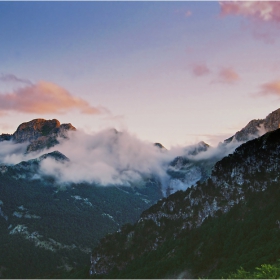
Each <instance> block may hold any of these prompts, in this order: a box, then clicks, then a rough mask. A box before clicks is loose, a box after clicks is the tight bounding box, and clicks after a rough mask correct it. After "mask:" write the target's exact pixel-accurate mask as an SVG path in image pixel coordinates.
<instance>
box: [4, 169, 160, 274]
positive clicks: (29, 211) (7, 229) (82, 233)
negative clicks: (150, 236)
mask: <svg viewBox="0 0 280 280" xmlns="http://www.w3.org/2000/svg"><path fill="white" fill-rule="evenodd" d="M12 175H13V173H12V172H10V171H8V172H7V173H5V175H0V199H1V201H2V202H3V204H2V205H0V207H1V209H2V215H3V216H0V239H1V244H0V252H1V254H0V267H2V268H1V271H0V272H1V275H2V276H1V277H3V278H38V277H43V278H44V277H50V278H53V277H52V276H54V275H57V274H58V273H62V274H63V273H64V272H65V271H67V270H70V269H72V274H73V275H75V271H76V270H77V269H78V268H79V267H81V266H82V267H85V266H87V274H88V269H89V266H90V250H91V249H92V248H93V247H94V246H96V245H97V243H98V241H99V239H101V238H102V237H103V236H104V235H106V234H108V233H113V232H115V231H117V230H118V229H119V228H120V227H121V226H122V225H123V224H125V223H128V222H129V223H134V222H135V221H136V220H137V219H138V218H139V216H140V214H141V212H142V211H143V210H145V209H147V208H148V207H150V206H151V205H152V204H153V203H155V199H158V198H159V197H160V193H159V189H158V188H159V186H158V185H156V184H152V185H149V184H150V183H147V186H146V187H145V188H141V189H138V188H132V187H131V188H128V187H127V188H124V187H115V186H112V187H98V186H96V185H90V184H86V183H81V184H71V185H68V186H61V187H60V188H57V187H54V185H53V180H52V179H51V178H49V180H46V181H45V182H44V184H42V182H41V181H39V180H24V179H18V180H16V179H14V178H12ZM147 188H149V189H147ZM149 195H150V197H149ZM5 217H6V218H7V219H6V218H5ZM18 225H23V226H24V227H25V228H22V230H21V231H19V232H18V231H17V230H16V229H15V228H16V227H17V226H18ZM13 231H14V234H11V232H13ZM32 233H33V235H32ZM44 245H46V246H45V248H43V247H42V246H44ZM52 249H53V250H52ZM78 273H80V272H79V270H78ZM66 278H68V276H67V277H66Z"/></svg>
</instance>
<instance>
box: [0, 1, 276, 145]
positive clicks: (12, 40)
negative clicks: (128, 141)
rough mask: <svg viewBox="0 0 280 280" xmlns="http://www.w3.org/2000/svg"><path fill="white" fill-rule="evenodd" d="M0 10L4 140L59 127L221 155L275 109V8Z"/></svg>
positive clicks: (99, 5) (114, 5)
mask: <svg viewBox="0 0 280 280" xmlns="http://www.w3.org/2000/svg"><path fill="white" fill-rule="evenodd" d="M0 9H1V10H2V11H3V17H1V19H0V34H2V35H3V36H2V42H3V46H2V47H1V50H0V60H1V65H0V118H1V119H0V133H6V132H8V133H12V132H13V131H15V129H16V128H17V126H18V125H19V124H20V123H21V122H24V121H29V120H32V119H34V118H45V119H53V118H57V119H59V121H60V122H61V123H63V122H66V123H69V122H71V123H72V124H73V125H74V126H76V127H77V128H79V129H82V130H86V131H88V132H92V131H98V130H100V129H102V128H106V127H115V128H117V129H119V130H123V129H125V130H129V131H131V132H132V133H134V134H136V135H137V136H138V137H139V138H141V139H144V140H149V141H151V142H161V143H162V144H163V145H165V146H166V147H170V146H174V145H175V146H176V145H188V144H192V143H195V142H198V141H201V140H203V141H205V142H208V143H210V144H212V145H215V144H217V143H218V141H221V140H223V139H225V138H227V137H229V136H231V135H232V134H234V133H235V132H236V131H237V130H240V129H241V128H242V127H244V126H245V125H246V124H247V123H248V122H249V121H250V120H251V119H254V118H256V119H258V118H264V117H266V115H268V114H269V113H270V112H272V111H273V110H276V109H278V108H279V107H280V102H279V95H280V82H279V81H280V66H279V65H280V56H279V50H280V46H279V43H280V39H279V38H280V36H279V35H280V34H279V33H280V31H279V30H280V28H279V27H280V2H270V1H262V2H257V1H250V2H244V1H242V2H241V1H225V2H213V1H209V2H207V1H205V2H192V1H186V2H137V3H133V2H107V3H106V2H81V3H78V2H76V3H70V2H65V3H62V2H61V3H58V2H45V3H40V2H23V3H19V2H18V3H13V4H12V3H9V2H7V3H4V2H2V3H0ZM42 12H44V15H45V16H44V17H41V16H40V15H41V14H42ZM30 15H33V21H32V22H31V21H28V20H27V19H28V18H30ZM7 31H9V32H7Z"/></svg>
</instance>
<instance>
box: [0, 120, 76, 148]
mask: <svg viewBox="0 0 280 280" xmlns="http://www.w3.org/2000/svg"><path fill="white" fill-rule="evenodd" d="M68 131H76V128H75V127H74V126H72V124H70V123H68V124H60V122H59V121H58V120H56V119H53V120H44V119H34V120H32V121H30V122H25V123H22V124H21V125H19V127H18V128H17V130H16V131H15V132H14V133H13V134H12V135H9V134H2V135H1V136H0V141H5V140H13V141H14V142H15V143H23V142H30V145H28V147H27V150H26V152H32V151H37V150H41V149H44V148H50V147H53V146H55V145H56V144H58V143H59V141H58V138H59V137H61V138H68V136H67V134H68Z"/></svg>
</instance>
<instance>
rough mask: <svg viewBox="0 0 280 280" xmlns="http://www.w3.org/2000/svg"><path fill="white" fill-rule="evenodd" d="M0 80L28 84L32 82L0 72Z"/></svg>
mask: <svg viewBox="0 0 280 280" xmlns="http://www.w3.org/2000/svg"><path fill="white" fill-rule="evenodd" d="M0 81H1V82H8V83H20V84H28V85H31V84H32V83H31V81H30V80H27V79H21V78H18V77H17V76H15V75H14V74H0Z"/></svg>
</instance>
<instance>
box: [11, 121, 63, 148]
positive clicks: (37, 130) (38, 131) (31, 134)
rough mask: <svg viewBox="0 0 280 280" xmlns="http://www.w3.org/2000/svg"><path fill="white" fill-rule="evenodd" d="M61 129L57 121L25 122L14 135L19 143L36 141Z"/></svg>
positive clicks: (14, 138)
mask: <svg viewBox="0 0 280 280" xmlns="http://www.w3.org/2000/svg"><path fill="white" fill-rule="evenodd" d="M59 127H60V122H59V121H58V120H56V119H53V120H44V119H35V120H32V121H30V122H24V123H22V124H21V125H19V127H18V128H17V130H16V131H15V133H14V134H13V136H12V137H13V140H14V141H16V142H17V143H21V142H25V141H32V140H36V139H37V138H39V137H41V136H47V135H48V134H50V133H51V132H52V131H53V130H54V129H56V128H59Z"/></svg>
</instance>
